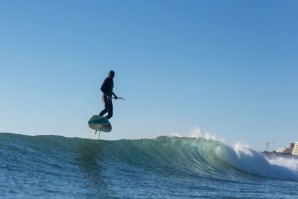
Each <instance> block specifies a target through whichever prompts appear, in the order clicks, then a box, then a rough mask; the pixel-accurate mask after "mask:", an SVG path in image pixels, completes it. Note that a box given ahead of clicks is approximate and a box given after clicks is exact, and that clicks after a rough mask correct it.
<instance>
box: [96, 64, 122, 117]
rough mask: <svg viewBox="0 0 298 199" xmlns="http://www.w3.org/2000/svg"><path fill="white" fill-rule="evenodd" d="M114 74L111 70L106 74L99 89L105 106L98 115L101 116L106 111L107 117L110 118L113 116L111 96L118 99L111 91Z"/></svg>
mask: <svg viewBox="0 0 298 199" xmlns="http://www.w3.org/2000/svg"><path fill="white" fill-rule="evenodd" d="M114 76H115V72H114V71H112V70H111V71H110V72H109V74H108V77H107V78H106V79H105V80H104V82H103V83H102V85H101V88H100V90H101V91H102V93H103V95H102V101H103V102H104V106H105V108H104V109H103V110H102V111H101V112H100V114H99V115H100V116H103V115H104V114H106V113H108V115H107V116H106V118H107V119H110V118H111V117H112V116H113V102H112V97H113V96H114V98H115V99H118V97H117V95H116V94H115V93H114V92H113V88H114V82H113V79H114Z"/></svg>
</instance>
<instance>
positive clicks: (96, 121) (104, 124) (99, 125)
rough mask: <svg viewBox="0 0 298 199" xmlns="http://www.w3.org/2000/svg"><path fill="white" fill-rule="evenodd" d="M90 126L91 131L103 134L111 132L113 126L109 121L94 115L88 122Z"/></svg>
mask: <svg viewBox="0 0 298 199" xmlns="http://www.w3.org/2000/svg"><path fill="white" fill-rule="evenodd" d="M88 125H89V127H90V128H91V129H93V130H95V131H102V132H111V131H112V125H111V123H110V122H109V120H108V119H107V118H105V117H103V116H100V115H93V116H92V117H91V118H90V119H89V120H88Z"/></svg>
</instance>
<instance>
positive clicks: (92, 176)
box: [0, 133, 298, 199]
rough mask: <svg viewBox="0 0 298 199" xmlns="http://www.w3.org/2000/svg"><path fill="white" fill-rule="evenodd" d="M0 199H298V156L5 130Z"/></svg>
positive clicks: (192, 141) (203, 142) (209, 143)
mask: <svg viewBox="0 0 298 199" xmlns="http://www.w3.org/2000/svg"><path fill="white" fill-rule="evenodd" d="M0 161H1V162H0V198H282V199H284V198H298V159H297V158H295V157H280V156H275V155H267V156H266V155H264V154H263V153H259V152H256V151H254V150H252V149H249V148H247V147H243V146H235V147H231V146H228V145H226V144H224V143H222V142H220V141H214V140H207V139H204V138H180V137H165V136H162V137H157V138H155V139H139V140H116V141H107V140H91V139H81V138H66V137H62V136H52V135H50V136H25V135H18V134H10V133H0Z"/></svg>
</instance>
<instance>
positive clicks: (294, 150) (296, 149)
mask: <svg viewBox="0 0 298 199" xmlns="http://www.w3.org/2000/svg"><path fill="white" fill-rule="evenodd" d="M276 153H282V154H292V155H298V142H294V143H290V144H289V146H288V147H282V148H278V149H277V150H276Z"/></svg>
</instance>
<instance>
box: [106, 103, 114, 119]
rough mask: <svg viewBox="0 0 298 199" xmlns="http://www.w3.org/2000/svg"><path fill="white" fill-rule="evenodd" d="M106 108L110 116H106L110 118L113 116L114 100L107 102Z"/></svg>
mask: <svg viewBox="0 0 298 199" xmlns="http://www.w3.org/2000/svg"><path fill="white" fill-rule="evenodd" d="M106 109H107V111H108V116H107V117H106V118H107V119H110V118H111V117H113V103H112V100H111V101H109V102H108V103H107V106H106Z"/></svg>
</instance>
